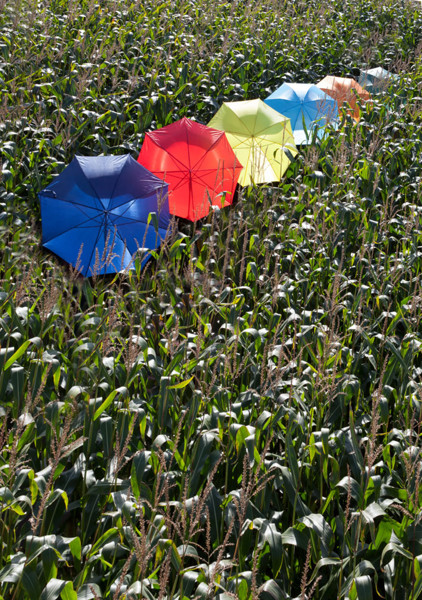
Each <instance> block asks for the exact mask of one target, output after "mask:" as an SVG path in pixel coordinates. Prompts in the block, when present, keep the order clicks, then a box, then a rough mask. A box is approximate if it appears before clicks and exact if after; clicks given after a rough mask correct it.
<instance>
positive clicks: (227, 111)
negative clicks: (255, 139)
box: [208, 102, 255, 166]
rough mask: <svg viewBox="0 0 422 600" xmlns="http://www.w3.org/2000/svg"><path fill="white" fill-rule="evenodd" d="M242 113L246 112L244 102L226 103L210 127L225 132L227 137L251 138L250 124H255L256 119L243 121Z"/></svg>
mask: <svg viewBox="0 0 422 600" xmlns="http://www.w3.org/2000/svg"><path fill="white" fill-rule="evenodd" d="M240 109H242V110H240ZM235 111H238V112H235ZM242 112H244V110H243V107H242V102H229V103H228V102H224V103H223V104H222V106H221V107H220V108H219V110H218V112H217V113H216V114H215V115H214V116H213V118H212V119H211V121H210V122H209V123H208V127H213V128H215V129H219V130H220V131H224V132H225V133H226V135H227V134H228V133H230V134H238V135H240V136H246V137H250V136H251V135H252V130H251V127H250V126H248V123H249V122H250V121H252V123H254V122H255V118H253V119H248V120H246V121H243V120H242V118H241V114H242ZM229 142H230V140H229ZM243 166H245V165H243Z"/></svg>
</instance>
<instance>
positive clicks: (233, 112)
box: [217, 102, 253, 136]
mask: <svg viewBox="0 0 422 600" xmlns="http://www.w3.org/2000/svg"><path fill="white" fill-rule="evenodd" d="M224 104H225V105H226V106H227V108H228V109H229V110H230V112H231V113H232V114H233V115H234V116H235V117H236V120H237V121H239V123H240V124H241V126H242V128H243V129H246V131H247V132H248V133H249V135H250V136H252V135H253V133H252V131H251V130H250V129H249V127H248V126H247V125H246V124H245V123H244V122H243V121H242V119H241V118H240V117H239V115H237V114H236V113H235V111H234V110H233V109H232V108H230V106H228V103H227V102H225V103H224ZM217 129H218V128H217ZM223 131H226V132H227V133H232V132H234V131H235V130H232V129H229V130H227V129H224V130H223ZM236 133H240V132H239V131H237V132H236ZM243 135H244V134H243Z"/></svg>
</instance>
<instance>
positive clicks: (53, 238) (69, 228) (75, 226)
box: [48, 217, 95, 242]
mask: <svg viewBox="0 0 422 600" xmlns="http://www.w3.org/2000/svg"><path fill="white" fill-rule="evenodd" d="M94 218H95V217H94ZM88 221H91V219H87V220H86V221H82V223H79V224H78V225H72V226H71V227H68V228H67V229H65V230H64V231H61V232H60V233H58V234H57V235H55V236H53V237H52V238H50V239H49V240H48V242H51V240H55V239H56V238H58V237H60V236H61V235H64V234H65V233H67V232H68V231H71V230H72V229H79V228H80V227H83V226H84V225H85V223H87V222H88ZM93 227H95V225H93ZM84 229H85V227H84Z"/></svg>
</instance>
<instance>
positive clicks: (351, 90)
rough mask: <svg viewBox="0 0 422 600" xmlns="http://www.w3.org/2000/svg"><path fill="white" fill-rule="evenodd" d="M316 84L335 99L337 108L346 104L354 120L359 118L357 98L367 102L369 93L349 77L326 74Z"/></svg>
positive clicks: (369, 96)
mask: <svg viewBox="0 0 422 600" xmlns="http://www.w3.org/2000/svg"><path fill="white" fill-rule="evenodd" d="M317 86H318V87H319V88H320V89H321V90H322V91H324V92H325V93H326V94H328V95H329V96H332V97H333V98H334V99H335V100H337V104H338V108H339V110H340V109H341V108H342V106H343V104H345V103H346V104H348V105H349V107H350V109H349V110H348V112H349V114H350V116H351V117H353V118H354V119H355V120H356V121H359V119H360V108H359V105H358V103H357V99H358V98H360V99H361V100H362V101H364V102H367V101H368V100H369V99H370V98H371V94H370V93H369V92H368V91H366V90H365V89H363V87H362V86H360V85H359V84H358V82H357V81H355V80H354V79H351V78H350V77H333V76H331V75H327V77H324V79H322V80H321V81H320V82H319V83H317Z"/></svg>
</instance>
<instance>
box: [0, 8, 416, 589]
mask: <svg viewBox="0 0 422 600" xmlns="http://www.w3.org/2000/svg"><path fill="white" fill-rule="evenodd" d="M0 7H1V13H0V156H1V164H2V179H1V183H0V202H1V213H0V231H1V237H0V247H1V254H2V261H1V265H0V279H1V286H0V289H1V291H0V365H1V373H0V398H1V405H0V503H1V513H0V530H1V542H0V582H1V586H0V596H1V597H2V598H4V599H5V600H6V599H13V600H18V599H19V600H21V599H22V600H28V599H29V600H39V599H40V598H41V599H42V600H47V599H48V600H54V599H55V598H61V599H62V600H76V599H78V600H82V599H84V600H88V599H90V598H94V599H96V598H106V599H113V600H118V599H122V600H123V599H124V598H125V599H128V600H129V599H132V600H134V599H135V598H145V599H147V600H153V599H160V600H163V599H164V598H166V599H168V600H176V599H179V600H183V599H185V600H186V599H192V598H219V599H220V600H226V599H228V598H239V600H249V599H250V600H257V599H258V598H260V599H262V600H270V599H274V600H278V599H288V598H295V597H296V598H301V599H303V600H304V599H305V598H308V599H309V598H310V597H311V596H312V597H313V598H316V599H318V600H322V599H325V600H331V599H333V598H350V600H354V599H355V598H361V599H365V600H366V599H367V598H368V599H369V598H371V597H372V598H387V599H396V600H399V599H400V600H401V599H408V600H415V599H416V598H418V597H420V596H421V593H422V512H421V491H422V487H421V485H422V477H421V475H422V473H421V466H422V462H421V446H422V444H421V434H422V432H421V419H422V393H421V375H422V324H421V319H422V313H421V307H422V287H421V281H420V277H421V267H422V205H421V191H422V190H421V175H420V172H421V167H422V159H421V149H422V137H421V133H420V128H421V111H422V98H421V87H422V71H421V64H420V50H421V41H422V13H420V12H418V11H417V9H416V8H414V7H413V6H412V5H410V4H409V3H408V2H406V1H403V2H402V1H400V2H392V1H390V0H386V2H380V1H379V0H364V1H363V0H309V1H304V0H288V1H284V0H260V1H259V2H254V1H253V0H251V1H249V2H244V1H241V0H233V1H232V2H227V3H223V2H221V3H219V2H213V1H212V0H164V1H163V2H162V3H159V2H155V1H154V0H145V1H143V2H140V1H139V0H108V1H107V0H102V1H101V2H99V1H98V2H97V3H96V2H95V1H93V0H67V1H66V0H14V2H7V1H6V0H2V1H1V2H0ZM377 65H382V66H384V67H386V68H388V69H390V70H392V71H394V72H397V73H399V74H400V80H399V82H398V84H397V86H395V87H394V88H390V90H389V91H388V92H386V94H384V95H381V96H379V97H377V98H375V99H374V102H373V104H372V106H370V107H368V106H367V107H366V108H364V109H363V118H362V120H361V121H360V123H359V124H358V125H357V126H354V125H353V124H352V123H351V122H350V121H348V120H347V119H346V120H345V122H344V125H343V126H342V128H341V129H340V130H339V131H338V132H333V133H332V135H330V136H329V137H328V139H327V140H326V141H324V142H322V143H321V144H320V145H318V146H315V145H313V146H310V147H309V148H307V149H302V151H301V153H300V154H299V155H298V157H297V158H296V160H295V161H294V162H293V163H292V165H291V167H290V168H289V170H288V172H287V173H286V177H285V178H284V180H283V182H282V183H281V184H280V185H270V186H261V187H259V188H256V189H253V188H245V189H241V190H239V197H238V201H237V203H236V205H235V206H233V207H228V208H226V209H223V210H221V211H218V212H214V213H212V214H211V215H210V217H209V218H208V219H206V220H205V221H204V222H202V223H197V224H186V223H179V229H178V230H176V231H175V232H174V234H173V236H172V237H171V238H170V239H168V241H167V243H166V245H165V247H164V248H163V249H162V251H161V252H160V253H159V254H158V255H157V256H156V257H155V258H154V259H153V260H151V261H150V262H149V263H148V265H147V267H146V268H145V269H144V270H143V271H142V272H141V271H140V268H139V263H138V262H137V264H136V266H137V268H136V270H135V271H133V272H130V273H128V274H125V275H118V276H115V277H110V276H109V277H102V278H100V277H97V278H95V277H94V278H92V279H82V278H80V277H79V276H78V275H77V273H75V272H72V271H71V270H70V269H69V267H68V266H67V265H65V264H64V263H62V262H61V261H60V260H59V259H57V258H56V257H55V256H54V255H52V254H49V253H48V252H47V251H45V250H43V249H42V248H41V245H40V239H41V223H40V209H39V203H38V199H37V193H38V192H39V191H40V189H42V188H43V187H44V186H45V185H47V184H48V183H49V182H50V181H51V179H52V177H53V175H55V174H57V173H59V172H60V171H61V170H62V169H63V168H64V165H65V164H67V163H68V162H69V161H70V160H71V159H72V158H73V156H74V155H75V153H81V154H99V153H122V152H131V153H132V154H133V156H134V157H136V156H137V153H138V151H139V149H140V146H141V144H142V140H143V136H144V133H145V132H146V131H148V130H150V129H153V128H156V127H159V126H163V125H165V124H167V123H170V122H172V121H174V120H176V119H177V118H180V117H182V116H184V115H186V116H189V117H191V118H195V119H197V120H200V121H202V122H207V121H208V120H209V118H210V117H211V116H212V114H213V113H214V112H215V111H216V109H217V108H218V106H219V105H220V103H221V102H222V101H223V100H234V99H242V98H253V97H257V96H258V97H261V98H265V97H266V96H267V95H268V94H269V93H270V92H271V91H273V90H274V89H275V87H277V86H278V85H280V84H281V83H282V82H283V81H308V82H317V81H318V80H319V79H321V78H322V77H323V76H325V75H327V74H335V75H343V76H347V75H349V76H350V75H352V76H354V75H355V76H356V75H358V74H359V69H360V68H364V67H368V66H377Z"/></svg>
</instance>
